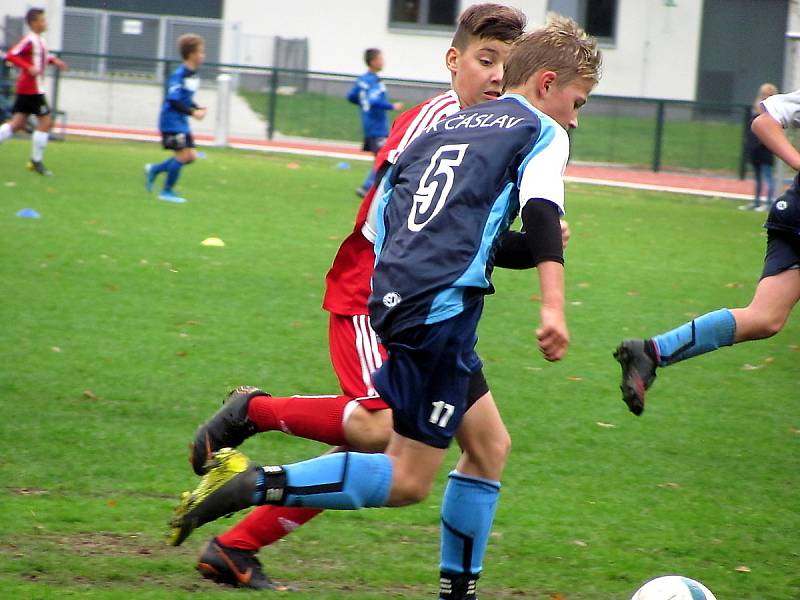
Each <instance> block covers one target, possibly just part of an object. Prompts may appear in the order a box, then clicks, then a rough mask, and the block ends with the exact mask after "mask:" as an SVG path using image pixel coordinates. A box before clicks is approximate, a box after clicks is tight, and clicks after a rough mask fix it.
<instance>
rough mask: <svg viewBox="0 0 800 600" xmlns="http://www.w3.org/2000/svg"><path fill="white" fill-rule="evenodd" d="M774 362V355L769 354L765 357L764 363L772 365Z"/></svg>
mask: <svg viewBox="0 0 800 600" xmlns="http://www.w3.org/2000/svg"><path fill="white" fill-rule="evenodd" d="M774 362H775V358H774V357H772V356H768V357H767V358H765V359H764V364H766V365H771V364H772V363H774Z"/></svg>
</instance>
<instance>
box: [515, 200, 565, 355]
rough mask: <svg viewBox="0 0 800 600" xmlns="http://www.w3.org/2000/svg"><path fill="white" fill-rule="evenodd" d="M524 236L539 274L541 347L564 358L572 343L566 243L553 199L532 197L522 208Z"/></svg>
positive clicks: (546, 353) (539, 338) (544, 352)
mask: <svg viewBox="0 0 800 600" xmlns="http://www.w3.org/2000/svg"><path fill="white" fill-rule="evenodd" d="M522 225H523V229H524V232H523V236H524V238H523V239H524V241H525V243H526V245H527V246H528V250H529V252H530V254H531V260H532V262H533V263H534V264H535V265H536V270H537V271H538V273H539V288H540V290H541V295H542V305H541V310H540V317H541V325H540V327H539V328H538V329H537V330H536V337H537V339H538V341H539V350H540V351H541V352H542V354H544V357H545V358H546V359H547V360H550V361H556V360H561V359H562V358H563V357H564V354H565V353H566V351H567V346H568V345H569V332H568V331H567V321H566V318H565V316H564V245H563V242H562V239H561V220H560V209H559V207H558V206H557V205H556V204H555V203H553V202H550V201H549V200H544V199H541V198H535V199H531V200H528V201H527V202H526V203H525V206H524V207H523V209H522Z"/></svg>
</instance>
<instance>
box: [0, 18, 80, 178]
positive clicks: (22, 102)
mask: <svg viewBox="0 0 800 600" xmlns="http://www.w3.org/2000/svg"><path fill="white" fill-rule="evenodd" d="M25 22H26V23H27V24H28V27H29V28H30V32H29V33H28V34H27V35H26V36H25V37H23V38H22V39H21V40H20V41H19V42H17V43H16V44H15V45H14V46H13V47H12V48H11V50H9V51H8V53H7V54H6V60H7V61H8V62H10V63H12V64H13V65H15V66H16V67H17V68H18V69H19V76H18V77H17V85H16V91H17V97H16V100H15V101H14V107H13V108H12V109H11V112H12V117H11V120H10V121H9V122H8V123H4V124H3V125H0V144H2V143H3V142H4V141H5V140H7V139H8V138H10V137H11V136H12V135H14V132H15V131H19V130H20V129H23V128H24V127H25V122H26V121H27V120H28V116H29V115H34V116H36V131H34V132H33V137H32V140H31V143H32V146H33V147H32V149H31V159H30V161H28V169H30V170H31V171H36V172H37V173H39V175H52V174H53V173H52V172H51V171H50V170H49V169H48V168H47V167H45V166H44V162H43V158H44V149H45V146H47V140H48V137H49V131H50V128H51V127H52V126H53V117H52V115H51V113H50V107H49V106H48V105H47V100H46V98H45V96H44V94H45V72H46V70H47V66H48V65H51V64H52V65H55V66H56V67H57V68H59V69H66V68H67V65H66V64H65V63H64V61H62V60H61V59H59V58H57V57H55V56H51V55H50V54H49V53H48V52H47V46H46V44H45V42H44V38H43V37H42V34H43V33H44V32H45V31H47V19H46V18H45V16H44V11H43V10H42V9H40V8H32V9H30V10H29V11H28V12H27V13H26V14H25Z"/></svg>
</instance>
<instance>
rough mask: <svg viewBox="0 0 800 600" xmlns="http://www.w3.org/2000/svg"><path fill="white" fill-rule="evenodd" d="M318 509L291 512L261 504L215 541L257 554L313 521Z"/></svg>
mask: <svg viewBox="0 0 800 600" xmlns="http://www.w3.org/2000/svg"><path fill="white" fill-rule="evenodd" d="M321 512H322V510H321V509H319V508H292V507H288V506H272V505H269V504H265V505H264V506H258V507H256V509H255V510H254V511H252V512H251V513H250V514H249V515H247V516H246V517H245V518H244V519H242V520H241V521H239V522H238V523H237V524H236V525H234V526H233V527H231V528H230V529H229V530H228V531H226V532H225V533H223V534H222V535H220V536H217V539H219V541H220V542H221V543H222V544H223V545H224V546H230V547H232V548H238V549H240V550H254V551H256V552H258V550H259V549H261V548H262V547H264V546H269V545H270V544H272V543H273V542H277V541H278V540H279V539H281V538H282V537H284V536H285V535H288V534H290V533H291V532H292V531H294V530H295V529H297V528H298V527H300V525H302V524H303V523H306V522H308V521H310V520H311V519H313V518H314V517H316V516H317V515H318V514H319V513H321Z"/></svg>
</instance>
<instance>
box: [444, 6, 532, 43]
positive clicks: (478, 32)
mask: <svg viewBox="0 0 800 600" xmlns="http://www.w3.org/2000/svg"><path fill="white" fill-rule="evenodd" d="M527 23H528V18H527V17H526V16H525V13H524V12H522V11H521V10H519V9H517V8H514V7H512V6H504V5H502V4H490V3H486V4H473V5H472V6H470V7H469V8H467V9H466V10H465V11H464V12H463V13H461V16H460V17H459V19H458V27H457V28H456V33H455V35H454V36H453V42H452V44H451V45H452V46H454V47H456V48H458V49H459V50H464V49H465V48H466V47H467V44H469V43H470V41H472V39H474V38H479V39H490V40H500V41H501V42H507V43H510V42H513V41H514V40H516V39H517V38H518V37H519V36H521V35H522V34H523V32H524V31H525V25H527Z"/></svg>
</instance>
